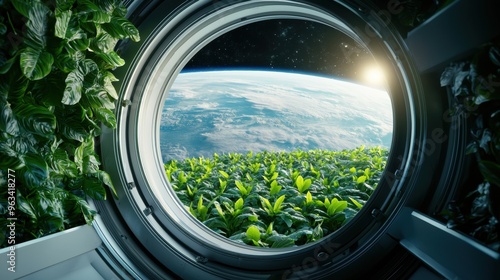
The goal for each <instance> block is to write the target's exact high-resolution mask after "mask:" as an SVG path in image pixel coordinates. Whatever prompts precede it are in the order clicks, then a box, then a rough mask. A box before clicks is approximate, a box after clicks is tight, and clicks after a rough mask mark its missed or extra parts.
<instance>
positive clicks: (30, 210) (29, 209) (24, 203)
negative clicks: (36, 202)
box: [16, 193, 38, 223]
mask: <svg viewBox="0 0 500 280" xmlns="http://www.w3.org/2000/svg"><path fill="white" fill-rule="evenodd" d="M16 203H17V205H16V206H17V207H18V208H19V210H20V211H21V212H23V213H25V214H26V215H28V217H30V219H31V220H32V221H33V222H35V223H36V220H37V219H38V217H37V215H36V210H35V209H34V207H33V205H31V203H30V201H29V200H27V199H26V198H25V197H23V196H22V195H21V194H20V193H17V201H16Z"/></svg>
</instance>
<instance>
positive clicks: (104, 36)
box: [90, 32, 118, 53]
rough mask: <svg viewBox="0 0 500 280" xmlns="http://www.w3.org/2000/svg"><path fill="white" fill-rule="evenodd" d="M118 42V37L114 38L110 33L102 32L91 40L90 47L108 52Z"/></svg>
mask: <svg viewBox="0 0 500 280" xmlns="http://www.w3.org/2000/svg"><path fill="white" fill-rule="evenodd" d="M117 42H118V39H116V38H113V36H111V35H109V33H106V32H101V33H100V34H99V35H97V36H96V37H95V38H93V39H92V40H91V43H90V47H91V48H92V49H93V50H94V51H99V52H103V53H108V52H110V51H113V50H114V48H115V46H116V43H117Z"/></svg>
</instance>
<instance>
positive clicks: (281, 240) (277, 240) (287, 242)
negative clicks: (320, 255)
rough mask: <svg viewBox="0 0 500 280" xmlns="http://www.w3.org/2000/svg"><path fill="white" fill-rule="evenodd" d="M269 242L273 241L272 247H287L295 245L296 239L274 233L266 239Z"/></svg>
mask: <svg viewBox="0 0 500 280" xmlns="http://www.w3.org/2000/svg"><path fill="white" fill-rule="evenodd" d="M266 242H267V243H272V245H271V248H286V247H292V246H293V245H295V241H294V240H293V239H292V238H290V237H288V236H283V235H273V236H270V237H268V238H267V239H266Z"/></svg>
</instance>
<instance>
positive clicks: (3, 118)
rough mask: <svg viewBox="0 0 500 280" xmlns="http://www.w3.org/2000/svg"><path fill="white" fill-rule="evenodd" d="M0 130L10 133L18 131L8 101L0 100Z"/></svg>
mask: <svg viewBox="0 0 500 280" xmlns="http://www.w3.org/2000/svg"><path fill="white" fill-rule="evenodd" d="M0 131H2V132H6V133H8V134H10V135H17V134H18V133H19V124H18V122H17V120H16V117H15V116H14V112H13V111H12V108H11V107H10V104H9V103H8V102H2V101H1V100H0Z"/></svg>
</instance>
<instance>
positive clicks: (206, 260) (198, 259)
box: [195, 256, 208, 264]
mask: <svg viewBox="0 0 500 280" xmlns="http://www.w3.org/2000/svg"><path fill="white" fill-rule="evenodd" d="M195 259H196V261H197V262H199V263H203V264H205V263H207V262H208V258H206V257H202V256H196V258H195Z"/></svg>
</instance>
